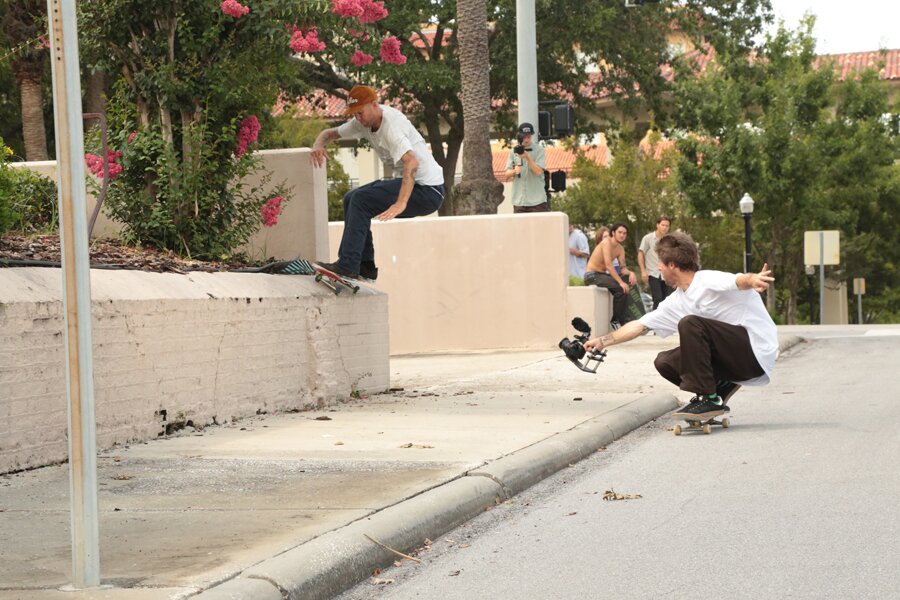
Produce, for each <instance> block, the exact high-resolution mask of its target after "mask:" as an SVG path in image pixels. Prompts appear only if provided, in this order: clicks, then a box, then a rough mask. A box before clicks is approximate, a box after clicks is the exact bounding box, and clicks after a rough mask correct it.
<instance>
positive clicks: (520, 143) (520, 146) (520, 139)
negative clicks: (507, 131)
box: [513, 133, 528, 156]
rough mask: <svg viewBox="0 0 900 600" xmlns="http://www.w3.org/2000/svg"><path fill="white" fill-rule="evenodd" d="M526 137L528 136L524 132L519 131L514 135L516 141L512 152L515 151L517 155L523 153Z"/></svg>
mask: <svg viewBox="0 0 900 600" xmlns="http://www.w3.org/2000/svg"><path fill="white" fill-rule="evenodd" d="M526 137H528V136H527V135H525V134H524V133H519V134H517V135H516V142H517V143H516V146H515V147H514V148H513V152H515V153H516V154H518V155H519V156H521V155H523V154H525V150H527V148H525V143H524V142H525V138H526Z"/></svg>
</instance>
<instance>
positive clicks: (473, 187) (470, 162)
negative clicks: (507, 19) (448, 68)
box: [450, 0, 503, 215]
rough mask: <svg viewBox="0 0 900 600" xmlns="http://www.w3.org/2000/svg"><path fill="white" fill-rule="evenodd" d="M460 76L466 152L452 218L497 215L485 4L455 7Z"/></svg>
mask: <svg viewBox="0 0 900 600" xmlns="http://www.w3.org/2000/svg"><path fill="white" fill-rule="evenodd" d="M456 20H457V23H458V33H457V35H458V39H459V75H460V82H461V84H462V94H461V96H462V106H463V123H464V135H465V144H466V147H465V151H464V152H463V174H462V181H461V182H460V184H459V185H458V186H456V188H455V190H454V192H453V196H452V198H451V199H450V200H451V205H452V206H451V208H450V210H451V211H452V213H453V214H456V215H484V214H496V213H497V207H498V206H499V205H500V203H501V202H502V201H503V184H502V183H500V182H499V181H497V179H496V178H495V177H494V171H493V166H492V160H491V138H490V136H491V82H490V72H489V69H488V65H487V64H486V63H485V60H486V57H487V56H488V28H487V6H486V4H485V0H459V2H457V5H456Z"/></svg>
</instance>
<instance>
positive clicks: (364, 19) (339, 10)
mask: <svg viewBox="0 0 900 600" xmlns="http://www.w3.org/2000/svg"><path fill="white" fill-rule="evenodd" d="M331 12H332V13H334V14H336V15H338V16H341V17H344V18H345V19H358V20H359V22H360V23H374V22H376V21H380V20H381V19H383V18H385V17H386V16H388V11H387V9H386V8H385V7H384V2H376V1H375V0H331Z"/></svg>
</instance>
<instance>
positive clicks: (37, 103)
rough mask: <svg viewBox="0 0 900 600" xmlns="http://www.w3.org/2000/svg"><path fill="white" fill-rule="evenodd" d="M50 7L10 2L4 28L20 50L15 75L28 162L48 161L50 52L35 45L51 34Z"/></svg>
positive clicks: (31, 0)
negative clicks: (45, 88) (45, 84)
mask: <svg viewBox="0 0 900 600" xmlns="http://www.w3.org/2000/svg"><path fill="white" fill-rule="evenodd" d="M46 12H47V4H46V2H44V1H43V0H9V3H8V4H7V9H6V16H5V18H4V19H3V26H4V29H5V30H6V36H7V38H8V40H9V44H10V46H11V47H13V48H19V50H18V51H17V52H16V54H15V56H14V58H13V60H12V69H13V73H15V76H16V82H17V83H18V84H19V97H20V100H21V103H22V137H23V138H24V141H25V158H26V159H27V160H47V158H48V154H47V133H46V129H45V128H44V94H43V90H42V88H41V80H42V78H43V75H44V70H45V68H46V65H47V58H48V55H49V53H48V51H47V49H46V48H45V47H44V46H43V45H42V44H41V43H40V42H37V43H35V42H34V40H36V39H37V38H38V37H39V36H40V35H41V34H45V35H46V33H47V31H46V27H45V26H44V24H45V23H46V19H45V18H42V15H46Z"/></svg>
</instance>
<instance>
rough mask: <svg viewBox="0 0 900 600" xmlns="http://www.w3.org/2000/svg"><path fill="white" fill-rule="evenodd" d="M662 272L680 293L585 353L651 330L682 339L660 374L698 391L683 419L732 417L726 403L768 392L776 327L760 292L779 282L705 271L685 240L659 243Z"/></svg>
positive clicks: (765, 275) (768, 275) (659, 360)
mask: <svg viewBox="0 0 900 600" xmlns="http://www.w3.org/2000/svg"><path fill="white" fill-rule="evenodd" d="M656 252H657V254H658V255H659V270H660V273H662V276H663V279H664V280H665V282H666V283H667V284H669V285H670V286H672V287H673V288H675V292H674V293H672V295H670V296H669V297H668V298H666V299H665V300H663V302H662V303H660V305H659V308H658V309H656V310H654V311H652V312H649V313H647V314H646V315H644V316H643V317H641V318H640V319H639V320H637V321H632V322H630V323H628V324H626V325H624V326H623V327H622V328H621V329H618V330H616V331H613V332H612V333H610V334H607V335H604V336H601V337H597V338H594V339H592V340H590V341H588V342H587V343H585V345H584V347H585V348H586V349H588V350H590V349H593V348H596V349H602V348H606V347H608V346H612V345H614V344H620V343H622V342H627V341H629V340H632V339H634V338H636V337H638V336H640V335H643V334H644V333H647V332H648V331H650V330H653V331H655V332H656V333H657V335H659V336H660V337H666V336H669V335H671V334H673V333H675V332H676V331H677V332H678V335H679V339H680V342H681V345H680V346H679V347H678V348H675V349H673V350H666V351H664V352H660V353H659V355H658V356H657V357H656V360H655V361H654V366H655V367H656V370H657V371H659V374H660V375H662V376H663V377H665V378H666V379H668V380H669V381H671V382H672V383H674V384H675V385H677V386H678V387H680V388H681V389H683V390H685V391H688V392H693V393H694V394H695V396H694V398H693V399H692V400H691V402H690V404H688V405H687V406H686V407H684V408H683V409H682V410H680V411H679V412H678V413H676V416H679V417H686V418H687V417H689V418H696V419H698V420H705V419H710V418H713V417H716V416H718V415H721V414H724V413H725V412H727V411H728V407H727V406H726V405H725V404H726V402H727V401H728V398H729V397H730V396H731V395H732V394H733V393H734V392H735V391H736V390H737V389H738V388H739V387H740V386H741V385H766V384H767V383H769V380H770V378H771V376H772V370H773V369H774V367H775V358H776V356H777V355H778V334H777V332H776V329H775V323H774V322H773V321H772V318H771V317H770V316H769V313H768V312H767V311H766V307H765V305H764V304H763V301H762V298H761V297H760V295H759V294H758V293H757V292H764V291H765V290H766V289H767V288H768V287H769V284H770V283H771V282H773V281H775V279H774V278H773V277H772V271H770V270H769V267H768V265H763V268H762V270H761V271H760V272H759V273H740V274H733V273H723V272H722V271H701V270H700V265H699V255H698V253H697V245H696V244H695V243H694V240H693V239H691V237H690V236H689V235H687V234H684V233H673V234H669V235H667V236H665V237H663V238H662V239H661V240H659V242H657V246H656Z"/></svg>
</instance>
